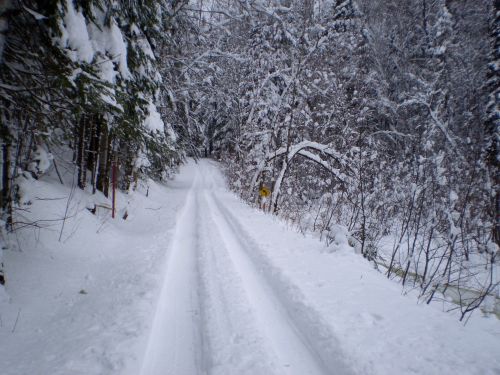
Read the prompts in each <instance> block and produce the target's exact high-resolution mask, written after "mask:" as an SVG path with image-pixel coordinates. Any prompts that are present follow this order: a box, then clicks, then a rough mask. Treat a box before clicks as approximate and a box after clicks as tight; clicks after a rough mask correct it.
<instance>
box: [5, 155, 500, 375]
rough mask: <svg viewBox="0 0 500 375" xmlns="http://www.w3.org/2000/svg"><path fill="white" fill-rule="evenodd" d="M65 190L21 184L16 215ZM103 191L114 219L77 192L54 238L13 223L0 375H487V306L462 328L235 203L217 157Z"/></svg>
mask: <svg viewBox="0 0 500 375" xmlns="http://www.w3.org/2000/svg"><path fill="white" fill-rule="evenodd" d="M68 186H71V185H70V184H68V185H64V186H63V185H61V184H60V183H59V181H58V179H57V178H56V177H53V178H46V179H41V180H38V181H35V182H33V183H30V189H29V190H27V192H25V193H27V195H28V197H29V196H31V197H32V205H30V212H29V214H30V216H29V217H28V219H29V220H32V221H36V220H42V219H47V218H52V217H54V218H57V217H61V216H60V215H63V214H64V212H65V209H66V202H67V201H66V199H62V200H61V199H54V198H58V197H65V196H68V195H70V194H71V192H70V189H69V187H68ZM39 198H40V199H39ZM117 198H118V200H117V204H118V207H119V208H120V211H119V212H121V213H122V214H123V213H124V212H128V213H129V215H128V218H127V220H111V219H110V218H109V213H108V212H101V213H99V214H98V215H93V214H92V213H90V212H89V211H88V210H87V209H85V207H88V206H89V204H95V203H100V202H103V203H106V202H108V203H109V201H108V200H107V199H106V198H105V197H104V196H100V195H92V194H89V193H88V192H82V191H76V193H75V197H74V198H73V201H72V202H73V203H72V213H73V215H71V217H70V218H68V222H67V228H68V230H67V231H66V232H65V237H64V241H59V240H58V237H59V226H56V227H55V228H56V230H54V228H52V227H49V228H47V229H46V230H40V231H37V232H35V233H33V229H30V228H27V229H25V230H23V231H20V232H18V233H17V234H18V235H19V237H18V240H19V243H20V245H19V249H20V250H14V248H13V250H9V251H7V252H5V254H4V255H5V257H4V258H5V259H4V261H5V264H6V268H7V269H8V271H9V272H8V284H7V288H6V292H7V293H8V295H4V296H2V295H0V369H1V370H2V375H3V374H5V375H32V374H40V375H49V374H50V375H68V374H71V375H73V374H74V375H138V374H141V375H157V374H161V375H169V374H170V375H235V374H238V375H240V374H241V375H255V374H259V375H287V374H288V375H291V374H293V375H295V374H301V375H302V374H305V375H307V374H320V375H321V374H322V375H365V374H370V375H387V374H417V375H442V374H455V375H499V374H500V355H499V354H500V351H499V350H500V349H499V348H500V325H499V323H498V320H497V319H496V318H495V317H491V316H489V317H488V316H482V315H481V314H480V313H479V312H478V313H476V314H475V315H473V317H472V318H471V320H470V321H469V323H468V324H467V326H463V325H462V324H461V323H460V322H458V318H457V316H456V315H455V316H454V315H453V313H450V314H446V313H443V311H442V310H443V309H445V310H446V309H449V308H450V307H453V306H450V305H449V304H447V303H443V305H442V306H441V305H440V304H439V303H434V304H431V305H426V304H418V303H417V296H416V295H415V294H416V293H413V292H409V294H410V295H402V293H401V288H400V286H399V285H398V284H397V283H394V282H391V281H389V280H387V278H386V277H385V276H384V275H383V274H382V273H380V272H379V271H377V270H375V269H373V266H372V265H371V264H370V263H369V262H366V261H365V260H364V259H363V258H362V257H361V256H360V255H359V254H356V253H355V251H354V249H353V248H351V247H350V246H349V245H348V244H347V239H346V238H340V240H339V242H338V243H335V244H332V245H330V246H327V245H326V244H324V243H321V242H319V241H318V238H317V237H315V236H314V235H308V234H305V235H303V234H300V233H297V232H296V231H294V230H290V228H289V225H288V224H287V223H285V222H283V221H281V220H280V219H279V218H277V217H276V216H274V215H269V214H266V213H264V212H262V211H260V210H258V209H255V208H252V207H249V206H248V205H246V204H244V203H243V202H242V201H241V200H240V199H239V198H238V197H237V196H236V195H235V194H233V193H231V192H230V191H228V188H227V184H226V181H225V179H224V177H223V173H222V171H221V170H220V165H219V164H217V163H216V162H213V161H210V160H201V161H199V163H198V164H196V163H194V162H193V161H189V162H188V163H186V165H184V166H183V167H182V168H181V171H180V173H179V174H178V175H177V176H176V178H175V179H174V180H170V181H168V183H167V185H166V186H163V185H161V184H157V183H154V182H153V181H148V182H147V184H146V185H145V186H142V187H141V186H139V188H138V190H136V191H131V192H128V193H127V194H124V193H119V194H118V197H117ZM27 213H28V212H27ZM120 216H121V215H120ZM58 224H59V223H58ZM51 229H52V230H51ZM21 250H22V251H21Z"/></svg>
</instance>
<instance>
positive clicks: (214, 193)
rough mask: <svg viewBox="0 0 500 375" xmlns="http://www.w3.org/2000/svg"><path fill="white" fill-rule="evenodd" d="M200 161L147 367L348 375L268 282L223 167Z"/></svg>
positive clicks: (186, 372)
mask: <svg viewBox="0 0 500 375" xmlns="http://www.w3.org/2000/svg"><path fill="white" fill-rule="evenodd" d="M200 164H201V165H199V166H197V167H196V170H195V173H194V176H193V181H192V185H191V187H190V190H189V192H188V195H187V198H186V202H185V204H184V207H183V208H182V210H181V211H180V214H179V217H178V220H177V225H176V230H175V234H174V237H173V239H172V241H171V245H170V251H169V256H168V259H167V265H166V273H165V278H164V281H163V286H162V291H161V295H160V299H159V303H158V307H157V311H156V314H155V318H154V323H153V327H152V331H151V335H150V339H149V343H148V348H147V351H146V354H145V358H144V363H143V370H142V374H143V375H160V374H161V375H165V374H172V375H196V374H207V373H210V374H214V375H215V374H227V375H230V374H269V375H271V374H290V375H307V374H310V375H320V374H340V375H342V374H348V373H349V371H347V369H346V368H345V366H343V364H342V363H332V357H331V356H330V355H329V354H328V353H324V352H322V350H323V349H322V348H321V347H318V346H317V343H318V342H321V340H312V339H311V337H310V335H311V332H313V331H314V329H313V327H308V326H307V325H306V324H304V321H303V320H302V321H301V320H298V319H296V317H294V315H293V313H291V312H290V311H289V308H290V303H291V301H283V296H282V295H279V293H278V291H277V290H276V289H274V288H273V285H272V283H270V282H268V279H267V278H266V275H265V273H264V269H263V268H262V267H261V266H259V264H258V263H256V262H254V259H253V258H252V256H251V253H252V252H256V251H258V249H256V248H255V247H256V246H257V245H256V242H254V241H252V239H251V238H248V234H247V233H245V231H244V229H243V226H242V225H241V223H239V221H238V218H237V217H236V215H234V214H232V213H231V210H230V208H228V207H227V206H226V205H225V202H224V199H221V198H220V197H219V196H218V195H219V194H218V192H219V191H220V189H224V186H225V184H224V182H223V181H221V180H217V177H218V178H219V179H220V177H219V176H220V174H219V173H218V171H217V170H215V168H214V166H213V165H211V164H210V162H208V161H201V162H200ZM333 358H334V357H333Z"/></svg>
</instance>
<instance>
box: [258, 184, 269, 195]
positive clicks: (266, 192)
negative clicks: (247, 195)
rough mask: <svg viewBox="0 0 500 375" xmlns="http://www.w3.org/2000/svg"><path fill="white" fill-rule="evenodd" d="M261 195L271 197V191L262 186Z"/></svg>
mask: <svg viewBox="0 0 500 375" xmlns="http://www.w3.org/2000/svg"><path fill="white" fill-rule="evenodd" d="M259 195H260V196H261V197H268V196H270V195H271V190H270V189H269V188H267V187H265V186H262V187H261V188H260V190H259Z"/></svg>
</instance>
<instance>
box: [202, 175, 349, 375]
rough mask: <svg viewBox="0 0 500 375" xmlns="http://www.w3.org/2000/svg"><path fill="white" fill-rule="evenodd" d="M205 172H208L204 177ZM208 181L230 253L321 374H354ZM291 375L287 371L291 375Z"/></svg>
mask: <svg viewBox="0 0 500 375" xmlns="http://www.w3.org/2000/svg"><path fill="white" fill-rule="evenodd" d="M211 167H212V166H211ZM212 168H213V167H212ZM205 173H207V172H204V173H203V174H205ZM208 173H210V172H208ZM209 178H210V180H211V181H210V183H209V186H210V188H211V191H210V192H209V193H208V194H207V199H208V201H211V207H212V212H213V213H217V216H218V217H219V223H222V226H223V227H224V231H225V232H226V233H230V236H229V237H232V239H230V242H233V247H234V249H237V250H236V251H234V252H233V254H238V253H240V254H239V255H238V256H239V257H241V258H242V259H244V258H245V257H246V261H244V262H245V263H250V264H249V265H247V267H248V268H253V272H255V273H257V274H258V277H259V278H260V279H261V282H262V283H263V284H264V287H265V288H267V289H268V290H269V292H270V293H271V295H272V296H273V298H274V299H275V300H276V302H277V304H278V305H279V306H280V308H281V310H283V311H284V312H285V315H286V318H287V319H288V322H289V324H290V326H291V327H292V328H293V330H294V331H295V332H296V334H297V337H298V338H299V339H300V341H301V342H302V343H303V345H304V347H305V348H307V350H308V351H309V352H310V353H311V356H312V357H313V358H314V359H315V360H316V361H317V362H318V364H319V366H320V367H321V370H322V371H323V373H325V374H338V375H351V374H353V373H354V372H353V371H352V370H351V369H350V368H349V367H348V366H347V365H346V364H345V362H344V360H343V358H342V352H341V350H340V346H339V344H338V340H337V338H336V337H335V335H334V333H333V332H332V331H331V328H330V327H329V326H328V324H327V323H326V322H324V319H323V318H322V317H321V315H320V314H319V313H318V312H317V311H315V310H314V309H312V308H311V307H310V306H307V305H306V303H305V302H304V297H303V295H302V294H301V292H300V291H299V290H298V288H297V287H295V286H294V285H293V284H292V283H290V282H289V281H288V280H286V278H285V277H284V276H283V275H282V272H281V271H280V270H279V269H276V268H275V267H274V266H273V265H272V264H271V263H270V261H269V259H267V257H266V256H265V255H264V252H263V251H262V250H260V249H259V247H258V245H257V243H256V241H255V240H253V238H252V237H251V236H250V235H249V234H248V233H247V232H246V231H245V229H244V226H243V225H242V224H241V223H240V221H239V220H238V218H236V217H235V216H234V215H233V214H232V213H231V212H230V210H229V209H228V207H227V206H226V205H225V204H223V203H222V202H221V200H220V199H219V198H218V197H217V196H216V194H215V193H214V190H213V189H214V188H215V187H216V186H217V185H218V184H217V182H216V181H215V180H214V178H213V177H212V174H210V177H209ZM285 347H286V344H285ZM292 373H293V372H290V374H292ZM306 373H307V372H306Z"/></svg>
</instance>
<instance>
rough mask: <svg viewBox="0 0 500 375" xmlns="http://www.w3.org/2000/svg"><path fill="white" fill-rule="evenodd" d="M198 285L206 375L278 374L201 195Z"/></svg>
mask: <svg viewBox="0 0 500 375" xmlns="http://www.w3.org/2000/svg"><path fill="white" fill-rule="evenodd" d="M199 203H200V207H199V212H200V213H204V215H203V220H202V221H201V226H200V240H201V241H200V243H202V244H203V246H202V247H201V248H200V253H199V262H198V267H199V278H200V279H199V287H200V305H201V311H202V321H203V326H204V333H205V335H206V338H205V342H206V347H205V349H206V351H205V353H206V355H205V358H206V359H207V361H206V362H205V365H206V371H207V373H208V374H210V375H234V374H238V375H255V374H263V375H283V374H284V372H283V370H282V369H280V368H279V366H278V365H277V364H276V361H274V358H273V357H272V348H271V347H270V346H269V345H268V343H267V342H266V340H265V338H264V337H263V336H262V335H261V333H260V332H259V329H258V325H257V321H256V319H255V317H254V315H253V313H252V309H251V306H250V304H249V301H248V299H247V298H246V294H245V290H244V288H243V285H242V281H241V279H240V276H239V275H238V273H237V270H236V269H235V267H234V265H233V264H232V261H231V259H230V256H229V253H228V250H227V249H226V247H225V244H224V242H223V239H222V238H221V237H220V235H219V233H218V231H217V230H214V229H215V228H216V225H215V223H214V221H213V219H212V217H211V215H210V213H209V207H208V204H207V202H206V201H205V199H203V197H202V194H200V199H199Z"/></svg>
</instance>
